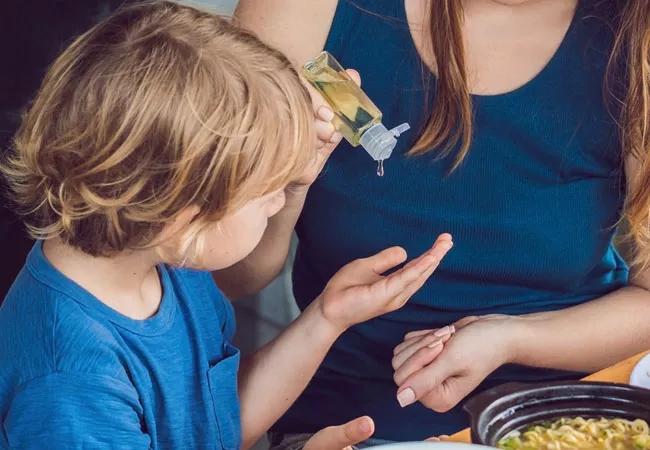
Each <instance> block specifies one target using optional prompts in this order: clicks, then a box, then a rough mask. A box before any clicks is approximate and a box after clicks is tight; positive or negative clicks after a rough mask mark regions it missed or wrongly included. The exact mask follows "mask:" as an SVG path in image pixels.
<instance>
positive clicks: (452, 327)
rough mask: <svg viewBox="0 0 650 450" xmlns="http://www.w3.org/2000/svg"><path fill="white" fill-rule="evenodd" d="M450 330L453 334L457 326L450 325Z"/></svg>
mask: <svg viewBox="0 0 650 450" xmlns="http://www.w3.org/2000/svg"><path fill="white" fill-rule="evenodd" d="M449 331H450V333H451V334H454V333H455V332H456V327H455V326H454V325H452V326H450V327H449Z"/></svg>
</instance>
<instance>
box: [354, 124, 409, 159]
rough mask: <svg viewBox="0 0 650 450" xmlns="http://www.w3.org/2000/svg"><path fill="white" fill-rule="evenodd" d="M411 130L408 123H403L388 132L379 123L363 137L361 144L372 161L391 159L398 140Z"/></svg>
mask: <svg viewBox="0 0 650 450" xmlns="http://www.w3.org/2000/svg"><path fill="white" fill-rule="evenodd" d="M409 128H411V127H410V126H409V124H408V123H403V124H401V125H398V126H396V127H395V128H393V129H392V130H388V129H386V127H385V126H384V125H383V124H381V123H378V124H375V125H373V126H371V127H370V128H368V129H367V130H366V131H365V133H363V135H361V139H359V143H360V144H361V146H362V147H363V148H364V149H366V151H367V152H368V154H369V155H370V156H371V157H372V159H374V160H375V161H383V160H384V159H388V158H390V155H391V153H393V149H394V148H395V146H396V145H397V139H396V138H398V137H399V136H400V134H402V133H403V132H405V131H406V130H408V129H409Z"/></svg>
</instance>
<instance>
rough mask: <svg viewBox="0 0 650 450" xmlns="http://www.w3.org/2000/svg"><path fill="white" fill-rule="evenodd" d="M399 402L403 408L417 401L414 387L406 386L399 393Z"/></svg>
mask: <svg viewBox="0 0 650 450" xmlns="http://www.w3.org/2000/svg"><path fill="white" fill-rule="evenodd" d="M397 402H398V403H399V405H400V406H401V407H402V408H404V407H405V406H408V405H410V404H412V403H413V402H415V392H414V391H413V389H411V388H406V389H404V390H403V391H401V392H400V393H399V394H397Z"/></svg>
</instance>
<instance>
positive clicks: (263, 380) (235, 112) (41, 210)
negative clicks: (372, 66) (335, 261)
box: [0, 2, 452, 449]
mask: <svg viewBox="0 0 650 450" xmlns="http://www.w3.org/2000/svg"><path fill="white" fill-rule="evenodd" d="M313 120H314V119H313V113H312V111H311V102H310V98H309V94H308V93H307V91H306V90H305V89H304V87H303V86H302V84H301V81H300V79H299V77H298V75H297V74H296V72H295V71H294V70H293V69H292V67H291V65H290V63H289V62H288V61H287V59H286V58H285V57H284V56H282V55H281V54H280V53H278V52H277V51H275V50H273V49H271V48H269V47H267V46H266V45H264V44H262V43H261V42H260V41H258V40H257V39H256V38H255V37H254V36H252V35H250V34H248V33H246V32H244V31H242V30H240V29H238V28H236V27H235V26H233V25H231V24H229V23H228V22H226V21H224V20H222V19H220V18H218V17H215V16H212V15H210V14H207V13H203V12H199V11H197V10H194V9H192V8H189V7H183V6H179V5H176V4H173V3H169V2H155V3H143V4H140V5H135V6H131V7H128V8H125V9H122V10H121V11H118V12H117V13H116V14H115V15H113V16H112V17H110V18H108V19H106V20H105V21H103V22H102V23H100V24H99V25H97V26H96V27H94V28H93V29H91V30H90V31H88V32H87V33H85V34H84V35H82V36H81V37H79V38H78V39H77V40H76V41H74V42H73V43H72V44H71V45H70V47H69V48H67V49H66V50H65V51H64V52H63V54H62V55H61V56H60V57H59V58H58V59H57V60H56V61H55V62H54V64H53V65H52V67H51V68H50V70H49V72H48V74H47V76H46V77H45V80H44V82H43V84H42V86H41V89H40V91H39V93H38V95H37V97H36V99H35V101H34V103H33V105H32V106H31V108H30V110H29V111H28V113H27V115H26V116H25V118H24V121H23V124H22V127H21V129H20V130H19V132H18V134H17V136H16V139H15V152H14V154H13V155H12V156H11V158H10V160H9V161H7V162H6V164H5V165H4V172H5V175H6V177H7V179H8V181H9V183H10V186H11V188H12V192H13V197H14V199H15V201H16V204H17V208H18V209H19V211H20V212H21V213H22V214H23V216H24V220H25V223H26V225H27V227H28V229H29V231H30V232H31V234H32V235H33V236H34V237H35V238H37V239H38V241H37V243H36V245H35V246H34V248H33V249H32V251H31V253H30V255H29V256H28V258H27V261H26V263H25V266H24V268H23V270H22V271H21V273H20V274H19V276H18V278H17V279H16V281H15V283H14V285H13V287H12V289H11V291H10V292H9V294H8V295H7V298H6V300H5V302H4V304H3V305H2V308H1V309H0V329H1V330H2V333H1V334H0V368H1V369H0V418H1V420H2V425H3V427H2V430H3V432H2V433H0V447H2V448H9V447H11V448H37V449H45V448H51V449H63V448H66V449H68V448H93V449H95V448H111V449H121V448H129V449H134V448H135V449H148V448H154V449H157V448H174V449H179V448H188V449H189V448H220V449H236V448H239V447H240V446H243V447H247V446H249V445H251V444H252V443H253V442H255V441H256V440H257V439H258V438H259V437H260V436H261V435H262V434H263V433H264V432H265V431H266V430H267V429H268V428H269V427H270V425H271V424H272V423H273V422H274V421H275V420H276V419H277V418H278V417H279V416H280V415H281V414H282V413H283V412H284V411H285V410H286V409H287V408H288V407H289V406H290V404H291V403H292V402H293V400H294V399H295V398H296V397H297V396H298V395H299V394H300V392H301V391H302V390H303V388H304V387H305V386H306V384H307V382H308V381H309V379H310V378H311V376H312V375H313V373H314V371H315V370H316V368H317V367H318V365H319V363H320V361H321V360H322V358H323V357H324V355H325V353H326V352H327V350H328V348H329V347H330V346H331V344H332V343H333V342H334V341H335V340H336V338H337V337H338V336H339V335H340V334H341V333H342V332H343V331H344V330H345V329H347V328H349V327H350V326H352V325H354V324H357V323H360V322H363V321H365V320H368V319H370V318H372V317H374V316H377V315H380V314H383V313H386V312H389V311H392V310H394V309H397V308H399V307H400V306H401V305H403V304H404V303H405V302H406V301H407V299H408V298H409V297H410V296H411V295H412V294H413V293H414V292H415V291H416V290H417V289H418V288H419V287H420V286H421V285H422V284H423V283H424V282H425V280H426V279H427V278H428V277H429V276H430V275H431V273H432V272H433V271H434V270H435V268H436V266H437V264H438V262H439V261H440V259H441V258H442V257H443V256H444V254H445V253H446V252H447V251H448V250H449V248H450V247H451V245H452V244H451V240H450V237H449V236H448V235H442V236H441V237H440V238H439V239H438V240H437V242H436V243H435V244H434V246H433V247H432V248H431V249H430V250H429V251H428V252H426V253H425V254H424V255H422V256H421V257H419V258H417V259H415V260H413V261H411V262H410V263H408V264H406V265H405V266H404V267H402V268H401V269H400V270H396V271H394V272H392V273H391V274H390V275H388V276H382V275H381V274H382V273H384V272H386V271H387V270H389V269H392V268H394V267H395V266H397V265H399V264H400V263H402V262H403V261H404V260H405V259H406V254H405V252H404V251H403V250H402V249H400V248H397V247H395V248H390V249H388V250H384V251H383V252H380V253H378V254H376V255H374V256H371V257H369V258H366V259H362V260H357V261H354V262H352V263H351V264H349V265H347V266H345V267H344V268H343V269H341V270H340V271H339V272H338V273H337V274H335V275H334V276H333V278H332V279H331V281H330V283H329V284H328V286H327V288H326V289H325V290H324V291H323V292H322V294H321V295H320V296H319V297H318V299H317V300H315V301H314V303H313V305H312V306H311V307H310V308H309V309H307V310H306V311H305V312H304V313H303V314H302V315H301V317H300V318H299V319H298V320H296V321H295V322H294V323H293V324H292V325H291V326H290V327H289V328H288V329H287V330H286V331H285V332H284V333H283V334H282V335H281V336H280V337H279V338H278V339H276V340H275V341H273V342H272V343H271V344H269V345H267V346H266V347H264V348H263V349H262V350H260V351H259V352H258V353H257V354H255V355H253V356H252V357H251V358H249V359H247V360H245V361H244V362H243V363H242V367H241V370H240V371H239V383H238V382H237V378H238V376H237V372H238V366H239V352H238V350H237V349H235V348H234V347H233V346H232V345H231V343H230V341H231V339H232V336H233V333H234V323H233V315H232V309H231V306H230V304H229V303H228V302H227V300H226V299H225V298H224V297H223V296H222V294H221V293H220V291H219V290H218V289H217V288H216V287H215V285H214V283H213V281H212V278H211V276H210V274H209V273H208V272H206V271H209V270H217V269H223V268H226V267H228V266H230V265H232V264H234V263H236V262H238V261H240V260H242V259H243V258H244V257H245V256H246V255H248V254H249V253H250V252H251V251H252V250H253V249H254V248H255V246H256V245H257V243H258V242H259V241H260V237H261V236H262V234H263V232H264V230H265V228H266V226H267V220H268V218H269V217H271V216H273V215H274V214H276V213H277V212H278V211H280V210H281V209H282V208H283V205H284V189H285V188H286V187H287V186H288V185H289V184H290V183H291V182H292V181H293V180H296V179H300V177H301V176H303V174H304V173H305V172H308V171H309V170H313V169H312V168H311V167H310V165H311V164H313V162H314V160H315V150H314V145H313V143H314V140H315V138H314V131H313V128H314V124H313ZM357 425H358V428H359V429H361V430H362V431H363V433H365V434H364V435H365V436H367V435H369V434H370V433H371V432H372V423H371V422H370V421H369V420H368V419H362V420H361V422H357ZM357 434H358V433H357ZM324 437H327V434H321V435H320V436H318V435H317V436H316V437H315V438H314V439H315V440H314V441H313V442H312V443H311V444H309V445H311V447H312V448H332V445H339V446H340V447H343V446H345V445H348V444H351V443H353V442H345V441H344V440H342V441H340V442H339V441H338V440H336V439H332V440H330V441H327V440H326V439H324ZM353 440H354V439H353ZM333 442H336V444H332V443H333Z"/></svg>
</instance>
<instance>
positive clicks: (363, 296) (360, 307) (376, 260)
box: [316, 233, 453, 332]
mask: <svg viewBox="0 0 650 450" xmlns="http://www.w3.org/2000/svg"><path fill="white" fill-rule="evenodd" d="M452 245H453V243H452V240H451V236H450V235H449V234H446V233H445V234H441V235H440V236H439V237H438V239H437V240H436V242H435V243H434V244H433V246H432V247H431V249H429V250H428V251H427V252H426V253H424V254H422V255H421V256H419V257H418V258H416V259H414V260H412V261H410V262H409V263H408V264H406V265H405V266H404V267H402V268H401V269H399V270H397V271H395V272H393V273H391V274H390V275H382V274H383V273H385V272H386V271H388V270H390V269H392V268H394V267H395V266H397V265H399V264H401V263H403V262H404V261H405V260H406V252H405V251H404V249H402V248H400V247H392V248H389V249H386V250H384V251H382V252H380V253H377V254H376V255H373V256H370V257H369V258H364V259H357V260H355V261H353V262H351V263H350V264H348V265H346V266H344V267H343V268H342V269H341V270H339V271H338V272H337V273H336V274H335V275H334V276H333V277H332V279H331V280H330V281H329V283H327V286H326V287H325V289H324V290H323V292H322V294H321V295H320V296H319V297H318V298H317V299H316V302H317V304H318V306H319V307H320V310H321V313H322V315H323V317H324V318H325V319H326V321H327V322H328V323H330V324H331V325H333V326H334V329H335V330H336V331H337V332H343V331H344V330H345V329H347V328H348V327H350V326H352V325H355V324H357V323H361V322H365V321H366V320H369V319H372V318H373V317H376V316H380V315H382V314H386V313H388V312H391V311H394V310H396V309H399V308H401V307H402V306H403V305H404V304H405V303H406V301H407V300H408V299H409V298H411V296H412V295H413V294H414V293H415V292H416V291H417V290H418V289H420V287H422V285H423V284H424V282H425V281H427V279H428V278H429V277H430V276H431V274H432V273H433V272H434V271H435V270H436V268H437V267H438V264H440V261H441V260H442V258H443V257H444V256H445V255H446V254H447V252H448V251H449V249H451V247H452Z"/></svg>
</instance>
